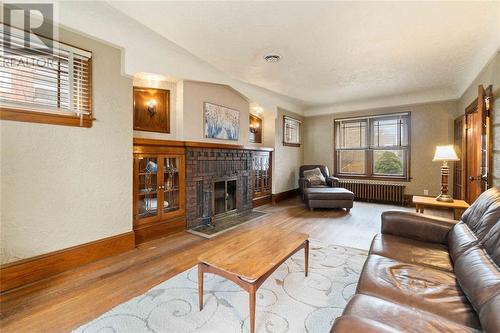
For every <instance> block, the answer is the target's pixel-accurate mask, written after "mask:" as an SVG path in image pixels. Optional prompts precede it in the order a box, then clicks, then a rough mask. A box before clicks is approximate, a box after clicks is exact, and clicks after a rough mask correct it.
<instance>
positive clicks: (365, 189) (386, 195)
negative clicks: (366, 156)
mask: <svg viewBox="0 0 500 333" xmlns="http://www.w3.org/2000/svg"><path fill="white" fill-rule="evenodd" d="M338 186H339V187H343V188H345V189H348V190H349V191H351V192H352V193H354V197H355V198H356V199H358V200H366V201H381V202H391V203H396V204H400V205H403V204H404V203H405V197H404V193H405V187H406V185H405V184H403V183H389V182H379V181H371V180H351V179H340V180H339V185H338Z"/></svg>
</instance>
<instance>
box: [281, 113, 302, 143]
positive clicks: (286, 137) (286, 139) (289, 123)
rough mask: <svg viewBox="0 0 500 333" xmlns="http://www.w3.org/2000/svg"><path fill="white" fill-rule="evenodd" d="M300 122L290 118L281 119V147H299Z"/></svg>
mask: <svg viewBox="0 0 500 333" xmlns="http://www.w3.org/2000/svg"><path fill="white" fill-rule="evenodd" d="M300 124H301V121H300V120H298V119H295V118H292V117H288V116H284V117H283V145H285V146H294V147H298V146H300Z"/></svg>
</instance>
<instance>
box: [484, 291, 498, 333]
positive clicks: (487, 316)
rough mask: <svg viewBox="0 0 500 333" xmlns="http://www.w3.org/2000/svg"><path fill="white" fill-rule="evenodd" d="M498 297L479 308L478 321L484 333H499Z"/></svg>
mask: <svg viewBox="0 0 500 333" xmlns="http://www.w3.org/2000/svg"><path fill="white" fill-rule="evenodd" d="M499 314H500V295H497V296H495V297H493V298H491V299H490V300H489V301H488V303H486V304H484V305H483V306H482V307H481V311H480V312H479V319H480V320H481V326H482V328H483V330H484V331H485V332H486V333H493V332H500V315H499Z"/></svg>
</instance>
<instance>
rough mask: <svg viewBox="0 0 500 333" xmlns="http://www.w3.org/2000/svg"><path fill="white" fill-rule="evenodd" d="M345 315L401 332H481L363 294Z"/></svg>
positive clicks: (354, 300) (348, 308)
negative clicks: (371, 321)
mask: <svg viewBox="0 0 500 333" xmlns="http://www.w3.org/2000/svg"><path fill="white" fill-rule="evenodd" d="M344 314H345V315H348V316H349V315H350V316H359V317H363V318H366V319H370V320H374V321H378V322H380V323H383V324H384V325H387V326H389V327H391V328H394V329H396V330H398V331H400V332H410V331H411V332H415V333H418V332H421V333H432V332H450V333H451V332H479V330H477V329H474V328H472V327H467V326H463V325H460V324H457V323H455V322H453V321H450V320H447V319H445V318H443V317H440V316H437V315H434V314H432V313H429V312H426V311H418V310H415V309H413V308H412V307H408V306H403V305H401V304H397V303H393V302H390V301H387V300H384V299H381V298H378V297H374V296H369V295H363V294H357V295H355V296H354V297H353V298H352V299H351V301H350V302H349V304H348V305H347V307H346V308H345V310H344Z"/></svg>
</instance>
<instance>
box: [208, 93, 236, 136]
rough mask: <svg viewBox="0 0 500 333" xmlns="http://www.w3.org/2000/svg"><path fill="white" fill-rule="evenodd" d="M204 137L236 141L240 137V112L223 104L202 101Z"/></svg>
mask: <svg viewBox="0 0 500 333" xmlns="http://www.w3.org/2000/svg"><path fill="white" fill-rule="evenodd" d="M203 118H204V131H205V138H209V139H222V140H233V141H237V140H238V139H239V137H240V112H239V111H238V110H234V109H230V108H227V107H225V106H221V105H217V104H213V103H209V102H205V103H203Z"/></svg>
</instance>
